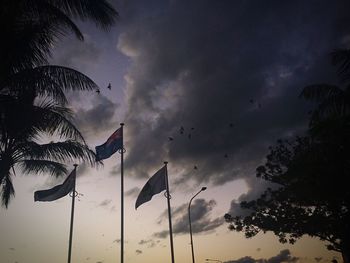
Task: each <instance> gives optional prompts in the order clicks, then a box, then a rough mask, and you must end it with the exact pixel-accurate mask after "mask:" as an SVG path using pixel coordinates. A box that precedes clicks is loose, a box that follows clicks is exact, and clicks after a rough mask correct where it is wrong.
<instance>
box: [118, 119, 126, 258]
mask: <svg viewBox="0 0 350 263" xmlns="http://www.w3.org/2000/svg"><path fill="white" fill-rule="evenodd" d="M120 126H121V133H122V138H123V141H122V148H121V150H120V151H119V153H120V193H121V196H120V203H121V204H120V213H121V219H120V263H124V151H125V150H124V135H123V126H124V123H120Z"/></svg>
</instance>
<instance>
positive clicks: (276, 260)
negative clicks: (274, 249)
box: [225, 249, 299, 263]
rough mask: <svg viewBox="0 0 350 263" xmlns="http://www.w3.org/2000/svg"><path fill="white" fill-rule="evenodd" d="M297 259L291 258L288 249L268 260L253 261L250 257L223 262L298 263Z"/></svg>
mask: <svg viewBox="0 0 350 263" xmlns="http://www.w3.org/2000/svg"><path fill="white" fill-rule="evenodd" d="M298 261H299V258H297V257H293V256H291V254H290V251H289V250H288V249H285V250H281V251H280V253H279V254H278V255H276V256H274V257H271V258H269V259H254V258H252V257H249V256H247V257H243V258H240V259H237V260H230V261H225V263H281V262H288V263H289V262H290V263H294V262H298Z"/></svg>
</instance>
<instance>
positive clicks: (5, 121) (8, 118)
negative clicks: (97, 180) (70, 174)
mask: <svg viewBox="0 0 350 263" xmlns="http://www.w3.org/2000/svg"><path fill="white" fill-rule="evenodd" d="M0 112H1V113H2V117H1V119H0V121H1V122H0V124H1V126H0V127H1V130H0V182H1V188H0V194H1V200H2V205H3V206H5V207H8V204H9V201H10V198H11V197H12V196H14V193H15V192H14V187H13V185H12V180H11V176H13V175H14V173H15V169H14V168H15V167H16V169H17V168H20V170H21V171H22V173H23V174H28V173H31V172H33V173H36V174H39V173H49V174H51V175H54V176H61V175H63V174H65V173H66V166H65V165H64V164H63V163H66V162H72V161H88V162H89V163H90V164H91V165H94V164H95V154H94V152H92V151H91V150H90V149H89V148H88V146H87V145H86V144H85V141H84V138H83V136H82V135H81V134H80V132H79V131H78V130H77V129H76V127H75V126H74V125H73V124H72V122H71V112H70V110H69V109H67V108H66V107H62V106H59V105H57V104H54V103H52V102H41V103H39V104H38V105H35V104H34V105H33V103H32V101H30V100H28V99H27V97H21V98H15V99H14V98H13V97H11V96H8V97H7V98H6V97H5V96H2V97H0ZM43 136H49V137H52V136H55V137H56V138H58V141H57V142H53V141H52V142H50V143H39V142H38V141H39V139H40V138H42V137H43Z"/></svg>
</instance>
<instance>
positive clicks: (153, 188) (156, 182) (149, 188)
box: [135, 166, 166, 209]
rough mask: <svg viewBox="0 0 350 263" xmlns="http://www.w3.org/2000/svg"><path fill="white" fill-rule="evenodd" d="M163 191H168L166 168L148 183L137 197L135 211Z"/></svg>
mask: <svg viewBox="0 0 350 263" xmlns="http://www.w3.org/2000/svg"><path fill="white" fill-rule="evenodd" d="M163 190H166V166H163V167H162V168H161V169H160V170H159V171H158V172H156V173H155V174H154V175H153V176H152V177H151V178H150V179H149V180H148V181H147V183H146V184H145V186H144V187H143V188H142V190H141V192H140V194H139V196H138V197H137V200H136V204H135V209H137V208H138V207H139V206H140V205H142V204H143V203H146V202H148V201H149V200H151V199H152V197H153V196H154V195H155V194H158V193H160V192H161V191H163Z"/></svg>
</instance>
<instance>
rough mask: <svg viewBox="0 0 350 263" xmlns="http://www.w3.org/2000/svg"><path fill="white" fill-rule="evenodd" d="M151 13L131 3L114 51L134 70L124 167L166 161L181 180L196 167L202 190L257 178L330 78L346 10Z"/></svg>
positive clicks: (290, 5) (302, 4)
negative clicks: (308, 93) (317, 85)
mask: <svg viewBox="0 0 350 263" xmlns="http://www.w3.org/2000/svg"><path fill="white" fill-rule="evenodd" d="M147 5H148V9H147V7H145V6H143V4H142V3H141V2H140V1H129V2H128V8H126V9H125V10H123V11H124V14H125V16H127V17H128V20H127V21H126V22H125V24H123V23H122V24H121V27H122V29H123V33H122V34H121V35H120V37H119V43H118V47H119V49H120V50H121V51H122V52H124V54H126V55H127V56H129V57H130V59H131V63H132V64H131V67H130V69H129V71H128V74H127V76H126V80H127V83H128V85H127V90H126V93H127V98H128V106H129V108H128V112H127V116H126V123H128V126H127V132H128V134H129V136H130V137H131V138H133V139H132V140H131V141H130V142H129V144H128V146H129V148H130V150H129V155H128V158H127V160H126V163H127V165H128V166H129V167H134V174H135V175H137V176H139V177H146V176H147V173H146V172H147V171H148V170H150V167H151V166H152V167H154V166H156V165H158V164H159V160H162V159H167V160H169V161H170V164H171V166H182V167H185V168H186V171H185V172H184V173H183V175H184V176H185V175H186V173H187V172H188V171H189V169H192V168H193V165H198V167H201V173H198V176H197V177H196V179H197V180H198V181H200V182H212V183H214V184H223V183H225V182H227V181H230V180H233V179H235V178H237V177H242V176H246V174H247V173H250V174H251V173H254V168H255V167H256V166H257V164H258V163H259V162H260V160H261V159H262V157H263V156H264V155H265V154H266V150H267V146H269V145H270V144H272V143H273V142H274V141H275V140H276V139H278V138H279V137H282V136H286V135H290V134H293V133H295V132H300V130H301V129H302V127H304V124H305V121H306V117H307V115H306V112H307V111H306V106H305V103H304V102H303V101H301V100H300V99H298V98H297V96H298V94H299V92H300V90H301V89H302V88H303V87H304V86H305V85H307V84H311V83H314V82H317V81H321V82H325V81H329V80H331V79H332V78H333V75H332V70H329V69H330V66H329V65H328V62H329V59H328V57H327V54H328V53H329V52H330V51H332V50H333V49H334V48H336V47H338V46H339V43H340V42H341V41H342V40H343V37H344V36H345V35H346V33H348V32H347V31H346V30H347V29H346V28H345V26H342V25H345V24H346V21H345V20H342V19H343V18H344V16H345V15H347V12H346V11H345V10H348V8H345V7H346V6H347V5H348V3H347V1H337V2H331V1H324V2H319V1H301V0H300V1H283V2H281V1H271V0H270V1H268V3H266V2H261V1H219V2H215V1H214V2H213V1H201V2H200V4H199V3H198V2H193V1H192V2H188V1H171V2H167V1H152V2H151V3H149V4H148V3H147ZM199 5H200V12H198V8H199ZM145 8H146V9H147V10H148V12H145ZM179 18H181V19H179ZM181 126H182V127H184V132H183V134H181V133H180V132H179V130H180V128H181ZM192 128H194V129H192ZM169 137H172V138H173V140H169Z"/></svg>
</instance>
